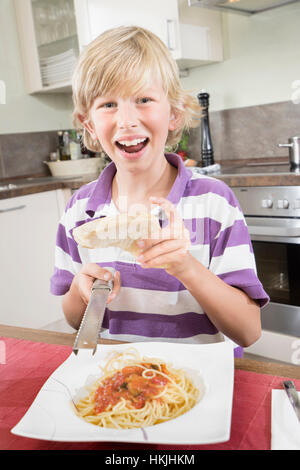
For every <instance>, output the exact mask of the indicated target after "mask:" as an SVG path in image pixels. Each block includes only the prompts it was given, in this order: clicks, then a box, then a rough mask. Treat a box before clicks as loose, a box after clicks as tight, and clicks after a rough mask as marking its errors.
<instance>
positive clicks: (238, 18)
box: [182, 3, 300, 126]
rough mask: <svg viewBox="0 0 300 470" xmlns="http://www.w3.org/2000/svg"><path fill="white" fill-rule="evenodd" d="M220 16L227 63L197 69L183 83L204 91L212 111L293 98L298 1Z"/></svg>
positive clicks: (298, 64) (298, 67)
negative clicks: (251, 11) (239, 13)
mask: <svg viewBox="0 0 300 470" xmlns="http://www.w3.org/2000/svg"><path fill="white" fill-rule="evenodd" d="M194 8H195V9H197V10H199V8H198V7H194ZM222 17H223V38H224V52H225V60H224V62H222V63H218V64H211V65H207V66H203V67H198V68H197V69H193V70H192V71H191V72H190V76H189V77H187V78H183V79H182V82H183V84H184V87H185V88H188V89H193V90H194V92H195V93H197V92H199V91H200V90H201V89H202V88H204V89H206V90H207V91H208V92H209V93H210V95H211V106H210V109H211V110H221V109H229V108H239V107H243V106H252V105H258V104H265V103H273V102H280V101H289V100H291V97H292V92H293V90H292V83H293V82H294V81H295V80H300V3H296V4H292V5H288V6H285V7H282V8H276V9H273V10H270V11H268V12H264V13H259V14H257V15H253V16H244V15H238V14H233V13H223V14H222ZM299 106H300V105H299ZM299 126H300V124H299Z"/></svg>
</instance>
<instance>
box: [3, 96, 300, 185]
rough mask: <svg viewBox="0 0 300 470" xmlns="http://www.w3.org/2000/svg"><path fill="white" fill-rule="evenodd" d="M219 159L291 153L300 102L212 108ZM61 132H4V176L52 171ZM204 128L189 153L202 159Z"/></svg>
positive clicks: (297, 131)
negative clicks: (289, 144)
mask: <svg viewBox="0 0 300 470" xmlns="http://www.w3.org/2000/svg"><path fill="white" fill-rule="evenodd" d="M209 118H210V128H211V135H212V139H213V146H214V156H215V161H218V162H224V161H228V160H240V159H252V158H253V159H254V158H255V159H256V158H266V157H282V156H288V150H287V149H280V148H279V147H278V144H279V143H286V142H287V141H288V138H289V137H292V136H294V135H300V104H298V105H297V104H294V103H292V102H282V103H271V104H264V105H259V106H251V107H245V108H237V109H228V110H224V111H214V112H210V114H209ZM56 145H57V132H56V131H49V132H33V133H20V134H2V135H0V178H10V177H14V176H23V175H49V174H50V173H49V170H48V168H47V166H46V165H45V164H44V163H43V161H44V160H46V159H48V157H49V154H50V152H52V151H55V150H56ZM200 147H201V137H200V128H196V129H192V130H191V133H190V138H189V156H190V158H192V159H196V160H200Z"/></svg>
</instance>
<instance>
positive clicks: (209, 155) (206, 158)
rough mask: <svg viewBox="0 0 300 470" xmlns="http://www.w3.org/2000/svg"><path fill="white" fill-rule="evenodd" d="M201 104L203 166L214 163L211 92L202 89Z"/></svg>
mask: <svg viewBox="0 0 300 470" xmlns="http://www.w3.org/2000/svg"><path fill="white" fill-rule="evenodd" d="M197 98H198V101H199V104H200V106H201V107H202V118H201V142H202V144H201V161H202V167H207V166H210V165H214V150H213V145H212V140H211V135H210V126H209V116H208V107H209V94H208V93H207V92H206V91H205V90H202V91H201V92H200V93H199V94H198V95H197Z"/></svg>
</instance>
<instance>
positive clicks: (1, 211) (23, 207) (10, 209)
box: [0, 205, 26, 214]
mask: <svg viewBox="0 0 300 470" xmlns="http://www.w3.org/2000/svg"><path fill="white" fill-rule="evenodd" d="M25 207H26V206H25V205H23V206H16V207H9V208H8V209H0V214H3V213H4V212H10V211H18V210H20V209H25Z"/></svg>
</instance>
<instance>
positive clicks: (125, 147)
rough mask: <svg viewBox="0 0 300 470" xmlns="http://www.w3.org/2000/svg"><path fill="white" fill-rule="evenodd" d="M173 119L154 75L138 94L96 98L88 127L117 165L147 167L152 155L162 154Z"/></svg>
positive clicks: (161, 155) (156, 157)
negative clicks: (123, 96)
mask: <svg viewBox="0 0 300 470" xmlns="http://www.w3.org/2000/svg"><path fill="white" fill-rule="evenodd" d="M175 128H176V119H175V116H174V115H173V113H172V111H171V106H170V103H169V100H168V98H167V96H166V94H165V92H164V90H163V87H162V83H161V80H159V79H157V78H156V79H153V80H152V81H151V83H150V84H149V85H147V86H146V87H145V88H144V89H143V90H142V91H141V92H140V93H138V94H137V95H133V94H132V95H130V96H129V97H128V98H122V97H120V96H118V94H116V93H114V94H111V95H106V96H100V97H98V98H96V100H95V101H94V103H93V105H92V107H91V109H90V120H89V123H88V125H87V129H88V131H89V132H90V134H91V136H92V137H93V139H97V140H99V141H100V144H101V146H102V148H103V150H104V151H105V152H106V153H107V155H109V157H110V158H111V159H112V160H113V161H114V162H115V164H116V165H117V166H118V168H124V169H129V168H137V167H138V168H139V169H146V168H147V167H148V166H149V165H150V164H153V159H160V158H164V147H165V144H166V140H167V137H168V132H169V130H174V129H175Z"/></svg>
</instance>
